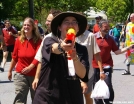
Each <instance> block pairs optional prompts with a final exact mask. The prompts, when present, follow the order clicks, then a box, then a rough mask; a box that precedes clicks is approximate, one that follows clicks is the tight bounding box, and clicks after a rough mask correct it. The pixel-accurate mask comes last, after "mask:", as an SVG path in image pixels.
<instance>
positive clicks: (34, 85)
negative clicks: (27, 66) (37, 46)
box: [32, 62, 41, 90]
mask: <svg viewBox="0 0 134 104" xmlns="http://www.w3.org/2000/svg"><path fill="white" fill-rule="evenodd" d="M40 71H41V63H40V62H39V63H38V66H37V70H36V74H35V78H34V81H33V83H32V88H33V89H34V90H35V89H36V87H37V84H38V81H39V77H40Z"/></svg>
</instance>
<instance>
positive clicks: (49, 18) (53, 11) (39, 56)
mask: <svg viewBox="0 0 134 104" xmlns="http://www.w3.org/2000/svg"><path fill="white" fill-rule="evenodd" d="M59 13H61V11H59V10H56V9H51V10H50V11H49V14H48V16H47V19H46V22H45V25H46V28H47V30H49V31H48V34H46V35H49V34H52V32H51V27H50V26H51V22H52V20H53V18H54V17H55V16H57V15H58V14H59ZM44 39H45V36H44V38H43V40H42V42H41V45H40V47H39V49H38V51H37V53H36V55H35V59H36V60H38V62H39V63H38V66H37V71H36V74H35V78H34V81H33V83H32V86H33V89H34V90H35V89H36V87H37V84H38V81H39V76H40V70H41V62H42V47H43V43H44Z"/></svg>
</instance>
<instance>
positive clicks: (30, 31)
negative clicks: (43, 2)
mask: <svg viewBox="0 0 134 104" xmlns="http://www.w3.org/2000/svg"><path fill="white" fill-rule="evenodd" d="M40 44H41V36H40V34H39V32H38V29H37V27H36V25H35V23H34V20H33V19H32V18H29V17H27V18H25V20H24V22H23V27H22V29H21V34H20V36H19V37H18V38H17V39H16V42H15V47H14V51H13V54H12V61H11V64H10V68H9V71H8V79H9V80H11V79H12V70H13V68H14V67H15V66H16V67H15V74H14V85H15V94H16V96H15V99H14V103H13V104H26V102H27V95H28V92H29V90H30V93H31V99H32V100H33V98H34V94H35V91H34V90H33V89H32V82H33V80H34V76H35V73H36V66H37V64H38V61H37V60H35V59H34V57H35V54H36V52H37V50H38V48H39V46H40Z"/></svg>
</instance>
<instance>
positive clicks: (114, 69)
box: [113, 69, 125, 71]
mask: <svg viewBox="0 0 134 104" xmlns="http://www.w3.org/2000/svg"><path fill="white" fill-rule="evenodd" d="M113 70H116V71H122V70H125V69H113Z"/></svg>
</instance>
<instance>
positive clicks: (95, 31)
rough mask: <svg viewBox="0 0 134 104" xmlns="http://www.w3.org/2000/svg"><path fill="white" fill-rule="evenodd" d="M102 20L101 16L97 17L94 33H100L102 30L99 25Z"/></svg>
mask: <svg viewBox="0 0 134 104" xmlns="http://www.w3.org/2000/svg"><path fill="white" fill-rule="evenodd" d="M101 19H102V17H101V16H97V17H95V20H96V24H95V25H94V27H93V33H97V32H98V31H100V28H99V25H98V24H99V22H100V20H101Z"/></svg>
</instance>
